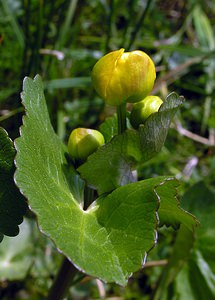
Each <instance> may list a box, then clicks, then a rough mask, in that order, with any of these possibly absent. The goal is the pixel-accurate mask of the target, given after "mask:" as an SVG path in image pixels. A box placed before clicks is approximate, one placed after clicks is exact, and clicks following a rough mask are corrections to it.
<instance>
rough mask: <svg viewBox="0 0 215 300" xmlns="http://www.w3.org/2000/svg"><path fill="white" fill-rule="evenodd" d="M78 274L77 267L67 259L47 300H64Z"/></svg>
mask: <svg viewBox="0 0 215 300" xmlns="http://www.w3.org/2000/svg"><path fill="white" fill-rule="evenodd" d="M77 272H78V270H77V269H76V267H75V266H74V265H73V264H72V263H71V262H70V261H69V260H68V259H67V258H66V257H65V258H64V260H63V262H62V265H61V267H60V269H59V271H58V274H57V276H56V278H55V281H54V283H53V285H52V287H51V289H50V290H49V294H48V297H47V300H62V299H64V298H65V296H66V294H67V293H68V290H69V287H70V286H71V283H72V281H73V278H74V277H75V275H76V273H77Z"/></svg>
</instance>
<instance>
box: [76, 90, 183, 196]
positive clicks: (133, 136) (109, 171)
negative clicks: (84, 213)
mask: <svg viewBox="0 0 215 300" xmlns="http://www.w3.org/2000/svg"><path fill="white" fill-rule="evenodd" d="M182 103H183V98H182V97H178V95H177V94H175V93H172V94H170V95H169V96H168V97H167V99H166V101H165V102H164V104H163V105H162V106H161V108H160V110H159V112H157V113H154V114H152V115H151V116H150V117H149V118H148V119H147V121H146V123H145V125H141V126H140V127H139V129H138V130H133V129H130V130H126V132H124V133H123V134H121V135H117V136H114V137H113V139H112V140H111V141H110V142H109V143H107V144H105V145H104V146H102V147H100V148H99V149H98V151H96V152H95V153H93V154H92V155H90V156H89V158H88V160H87V162H86V163H84V164H83V165H82V166H81V167H79V169H78V171H79V172H80V174H81V176H82V178H84V179H85V180H86V181H87V183H88V185H89V186H91V187H92V188H94V189H97V190H98V191H99V193H100V194H102V193H105V192H109V191H111V190H114V189H115V188H117V187H119V186H122V185H125V184H127V183H129V182H133V181H134V179H133V176H132V169H133V168H134V167H136V166H137V164H142V163H144V162H145V161H147V160H149V159H151V158H152V157H153V156H155V155H156V154H158V153H159V152H160V150H161V148H162V146H163V144H164V142H165V139H166V136H167V132H168V128H169V125H170V123H171V120H172V118H173V117H174V115H175V113H176V111H177V109H178V108H179V106H180V105H181V104H182ZM112 120H113V119H112ZM104 131H105V132H106V131H107V130H104ZM125 174H126V175H125Z"/></svg>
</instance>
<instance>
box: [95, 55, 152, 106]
mask: <svg viewBox="0 0 215 300" xmlns="http://www.w3.org/2000/svg"><path fill="white" fill-rule="evenodd" d="M124 51H125V50H124V49H120V50H117V51H113V52H110V53H108V54H106V55H105V56H103V57H102V58H101V59H100V60H99V61H98V62H97V63H96V64H95V66H94V68H93V71H92V81H93V85H94V87H95V90H96V91H97V93H98V94H99V95H100V96H101V97H102V98H103V99H104V100H105V102H106V103H107V104H110V105H113V106H118V105H121V104H122V103H125V102H131V103H134V102H138V101H141V100H142V99H143V98H145V97H146V96H147V95H148V94H149V93H150V92H151V90H152V88H153V85H154V81H155V78H156V73H155V66H154V63H153V61H152V60H151V58H150V57H149V56H148V55H147V54H146V53H145V52H143V51H140V50H136V51H132V52H124Z"/></svg>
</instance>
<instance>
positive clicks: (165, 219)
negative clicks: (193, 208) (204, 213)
mask: <svg viewBox="0 0 215 300" xmlns="http://www.w3.org/2000/svg"><path fill="white" fill-rule="evenodd" d="M177 186H178V183H177V182H174V181H173V182H171V183H170V184H169V190H168V193H165V197H163V199H164V200H163V201H161V203H160V207H159V211H158V215H159V219H160V226H163V225H166V226H172V227H174V228H175V229H177V228H179V226H180V224H183V225H184V226H185V227H186V228H187V229H188V230H190V231H191V232H194V230H195V227H196V226H197V225H198V224H199V222H198V220H197V219H196V218H195V217H194V216H193V215H191V214H190V213H188V212H187V211H185V210H183V209H182V208H181V207H180V203H179V201H178V200H177V198H176V194H175V199H174V201H173V195H174V192H175V191H176V189H177ZM160 188H161V186H159V187H157V190H156V191H157V192H158V193H159V195H160V196H163V194H162V193H163V190H162V189H161V190H159V189H160Z"/></svg>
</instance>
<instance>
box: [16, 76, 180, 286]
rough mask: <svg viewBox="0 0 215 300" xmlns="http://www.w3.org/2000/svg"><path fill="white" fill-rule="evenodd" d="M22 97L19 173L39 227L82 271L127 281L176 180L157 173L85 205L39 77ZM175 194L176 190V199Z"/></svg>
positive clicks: (151, 239) (149, 244) (148, 244)
mask: <svg viewBox="0 0 215 300" xmlns="http://www.w3.org/2000/svg"><path fill="white" fill-rule="evenodd" d="M22 100H23V104H24V105H25V108H26V116H25V117H24V121H23V123H24V125H23V126H22V128H21V137H20V138H18V139H17V140H16V149H17V156H16V166H17V171H16V176H15V177H16V182H17V184H18V186H19V188H20V190H21V191H22V193H23V194H24V195H25V196H26V197H27V198H28V200H29V205H30V207H31V209H32V210H33V211H34V212H35V213H36V215H37V217H38V223H39V226H40V228H41V230H42V231H43V232H44V233H46V235H48V236H49V237H50V238H51V239H52V240H53V241H54V242H55V243H56V245H57V247H58V248H59V249H60V250H61V251H62V252H63V253H64V254H65V255H66V256H67V257H68V258H69V259H70V260H71V261H72V262H73V263H74V264H75V265H76V266H77V267H78V268H79V269H81V270H82V271H84V272H86V273H88V274H90V275H92V276H96V277H99V278H101V279H103V280H105V281H109V282H116V283H119V284H122V285H124V284H126V282H127V279H128V278H129V277H130V276H131V274H132V273H133V272H135V271H137V270H138V269H139V268H140V267H141V266H142V265H143V264H144V261H145V258H146V255H147V252H148V251H149V250H150V249H151V248H152V247H153V246H154V243H155V241H156V236H157V235H156V227H157V224H158V218H157V209H158V206H159V202H160V201H161V202H162V201H163V200H164V198H165V197H168V198H170V197H171V196H170V192H169V186H170V185H171V186H175V184H173V185H172V182H175V180H174V179H171V178H164V177H162V178H159V177H158V178H153V179H148V180H144V181H140V182H135V183H130V184H128V185H125V186H122V187H119V188H117V189H115V190H114V191H113V192H112V193H110V194H108V195H107V194H104V195H102V196H100V197H99V198H98V199H97V200H96V201H95V202H94V203H93V204H92V205H91V206H90V207H89V208H88V209H87V210H83V209H82V206H81V205H80V201H79V199H76V198H77V197H78V198H79V195H81V194H82V192H81V190H82V187H81V186H82V185H81V184H80V183H81V181H80V180H79V179H78V189H76V188H74V187H72V185H73V184H75V182H76V181H75V180H74V178H73V175H74V174H75V170H73V171H71V170H68V165H67V160H66V147H65V146H64V145H63V144H62V142H61V141H60V139H59V138H58V137H57V135H56V134H55V133H54V131H53V128H52V126H51V123H50V121H49V116H48V111H47V107H46V104H45V98H44V94H43V87H42V82H41V79H40V77H39V76H37V77H36V78H35V79H34V80H32V79H30V78H26V79H25V80H24V92H23V94H22ZM65 166H67V167H65ZM71 177H72V179H71ZM157 187H159V191H158V192H157ZM77 191H78V192H77ZM160 191H162V193H161V195H159V192H160ZM171 191H172V188H171ZM174 197H175V189H174V193H173V195H172V200H173V202H174V201H175V199H174Z"/></svg>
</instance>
